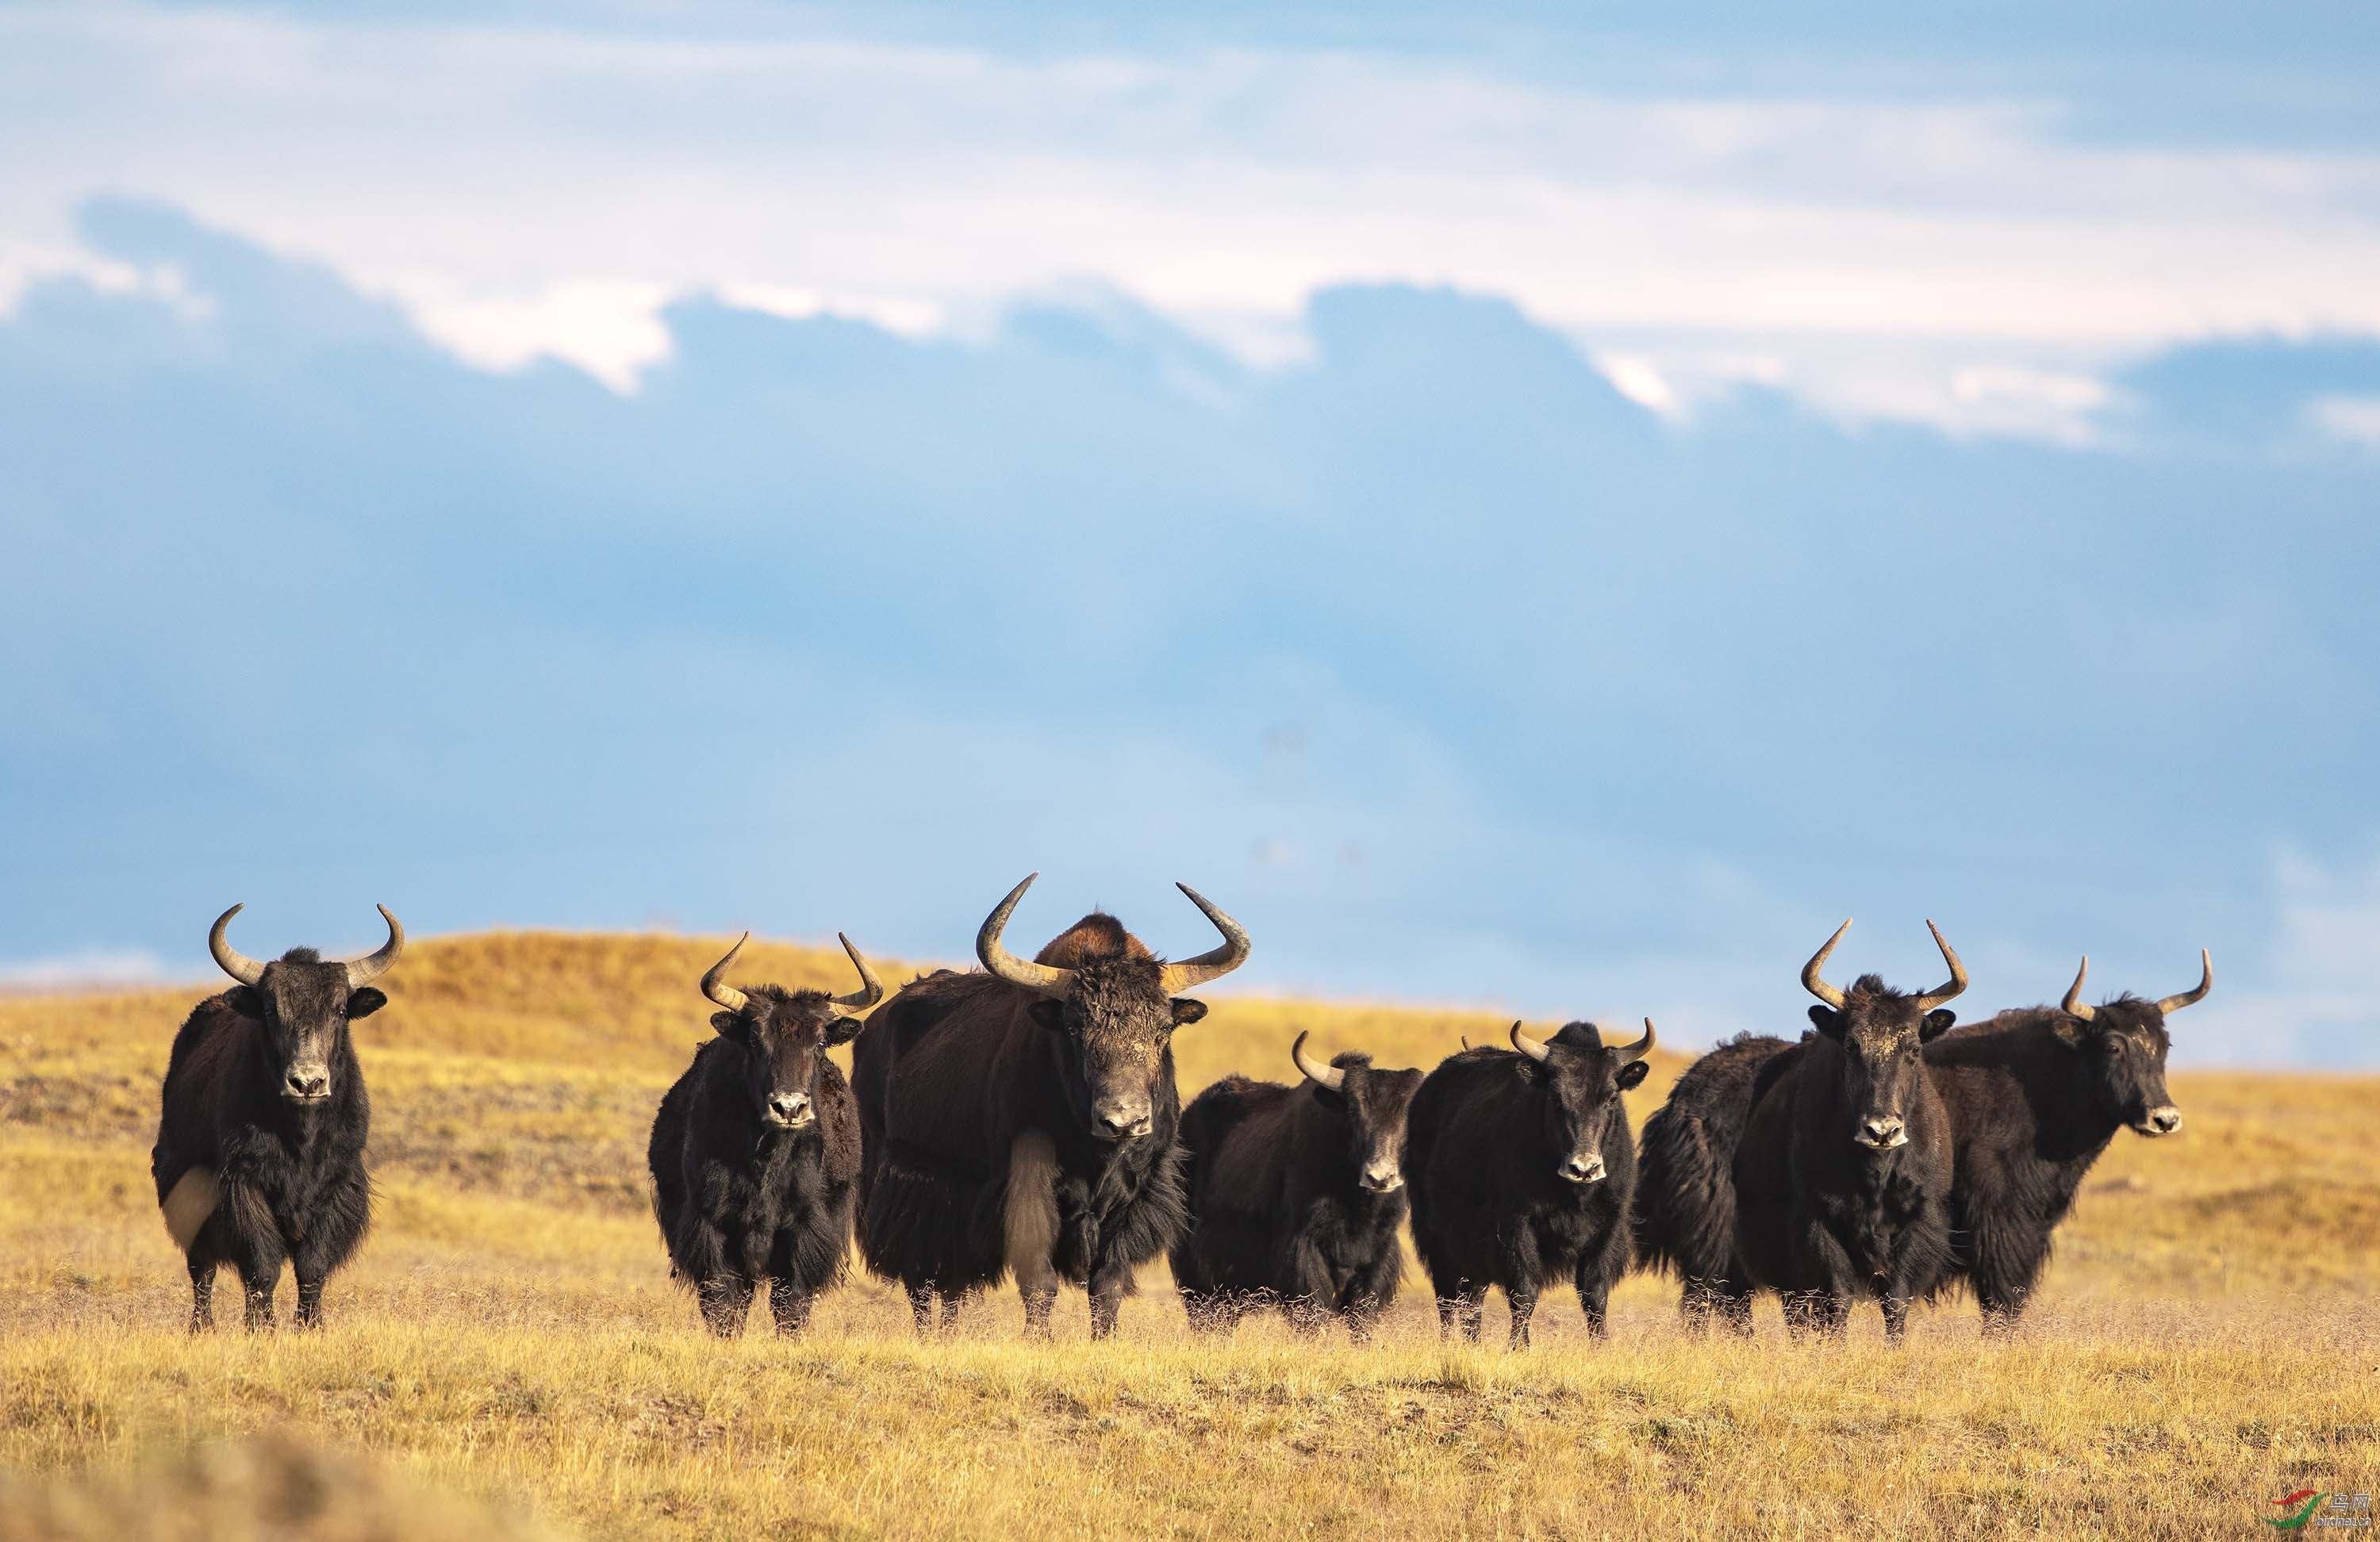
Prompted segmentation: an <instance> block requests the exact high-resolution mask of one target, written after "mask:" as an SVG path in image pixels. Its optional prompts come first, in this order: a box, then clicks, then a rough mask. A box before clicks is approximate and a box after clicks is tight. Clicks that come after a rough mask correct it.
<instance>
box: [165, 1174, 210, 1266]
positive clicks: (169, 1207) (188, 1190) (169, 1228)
mask: <svg viewBox="0 0 2380 1542" xmlns="http://www.w3.org/2000/svg"><path fill="white" fill-rule="evenodd" d="M222 1201H223V1185H222V1184H219V1183H217V1182H216V1181H215V1173H214V1169H212V1168H211V1167H194V1168H191V1169H190V1170H189V1171H188V1172H184V1173H183V1174H182V1176H181V1178H180V1180H179V1181H178V1182H176V1184H174V1187H173V1191H172V1192H171V1193H169V1194H167V1195H166V1196H165V1197H164V1199H162V1200H160V1201H158V1205H157V1208H159V1209H160V1210H162V1211H164V1215H165V1230H166V1232H168V1233H170V1234H171V1235H172V1236H173V1239H174V1245H175V1246H176V1247H178V1248H180V1249H181V1250H182V1251H183V1252H185V1253H188V1251H189V1250H190V1245H191V1244H192V1243H195V1242H197V1241H198V1240H199V1228H200V1227H201V1226H204V1225H205V1224H206V1223H207V1217H209V1216H211V1215H212V1214H214V1213H215V1207H216V1206H217V1205H218V1204H220V1203H222Z"/></svg>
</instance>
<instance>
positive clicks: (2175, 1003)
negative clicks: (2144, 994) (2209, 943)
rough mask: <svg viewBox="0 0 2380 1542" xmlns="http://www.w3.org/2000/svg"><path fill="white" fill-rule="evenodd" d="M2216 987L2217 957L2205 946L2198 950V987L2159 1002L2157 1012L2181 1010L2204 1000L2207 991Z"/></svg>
mask: <svg viewBox="0 0 2380 1542" xmlns="http://www.w3.org/2000/svg"><path fill="white" fill-rule="evenodd" d="M2214 989H2215V958H2214V955H2213V954H2211V953H2208V952H2207V951H2206V950H2205V949H2204V948H2201V949H2199V950H2198V988H2197V989H2196V990H2185V991H2183V992H2182V993H2181V994H2180V995H2179V996H2168V997H2167V998H2166V999H2165V1000H2163V1001H2161V1002H2158V1003H2157V1012H2158V1014H2160V1015H2162V1014H2166V1013H2171V1012H2180V1010H2181V1009H2182V1008H2183V1007H2186V1006H2188V1005H2190V1004H2191V1003H2192V1002H2197V1001H2202V1000H2204V998H2205V995H2206V993H2207V992H2208V991H2210V990H2214Z"/></svg>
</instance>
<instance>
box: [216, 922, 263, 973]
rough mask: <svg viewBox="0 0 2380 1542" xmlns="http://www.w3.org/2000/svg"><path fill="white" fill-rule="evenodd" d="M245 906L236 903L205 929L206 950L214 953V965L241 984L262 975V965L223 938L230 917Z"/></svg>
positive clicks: (229, 923)
mask: <svg viewBox="0 0 2380 1542" xmlns="http://www.w3.org/2000/svg"><path fill="white" fill-rule="evenodd" d="M247 908H248V906H247V905H245V904H241V905H233V906H232V907H231V908H230V909H229V910H226V911H225V912H224V913H223V914H222V915H220V916H218V917H215V924H214V925H213V926H212V927H211V928H209V929H208V931H207V952H209V953H212V954H214V955H215V967H217V968H219V969H221V970H222V971H223V972H224V973H225V974H226V975H229V976H230V977H232V978H234V979H236V980H237V981H239V983H240V984H242V985H254V984H255V983H256V982H257V981H258V980H261V979H262V978H263V977H264V965H261V964H259V963H258V962H257V961H256V960H254V959H252V958H250V957H249V956H248V955H247V954H246V953H242V952H240V951H239V950H238V949H237V948H235V947H233V946H232V945H231V944H230V943H229V942H227V941H225V940H224V931H225V929H226V928H227V927H229V926H230V925H231V918H232V917H235V916H237V915H238V914H239V913H240V912H241V911H243V910H246V909H247Z"/></svg>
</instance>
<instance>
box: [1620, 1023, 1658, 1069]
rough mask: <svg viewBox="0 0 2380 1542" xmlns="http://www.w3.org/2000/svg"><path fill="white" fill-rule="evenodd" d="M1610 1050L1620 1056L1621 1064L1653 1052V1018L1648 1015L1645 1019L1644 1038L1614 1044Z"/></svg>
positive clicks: (1639, 1058)
mask: <svg viewBox="0 0 2380 1542" xmlns="http://www.w3.org/2000/svg"><path fill="white" fill-rule="evenodd" d="M1611 1052H1612V1053H1613V1054H1616V1055H1618V1056H1619V1057H1620V1063H1621V1064H1622V1065H1626V1064H1627V1063H1628V1062H1631V1061H1639V1060H1643V1059H1644V1058H1645V1056H1646V1055H1649V1054H1651V1053H1652V1052H1653V1020H1652V1019H1651V1018H1650V1017H1647V1018H1645V1037H1644V1038H1640V1039H1638V1040H1637V1041H1636V1042H1635V1043H1633V1044H1621V1045H1616V1046H1614V1047H1613V1049H1612V1051H1611Z"/></svg>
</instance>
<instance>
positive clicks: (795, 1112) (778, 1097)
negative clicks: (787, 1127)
mask: <svg viewBox="0 0 2380 1542" xmlns="http://www.w3.org/2000/svg"><path fill="white" fill-rule="evenodd" d="M809 1115H810V1097H809V1094H808V1093H807V1092H780V1093H777V1094H775V1095H774V1096H772V1097H771V1098H770V1099H769V1117H770V1118H771V1119H773V1120H775V1121H776V1122H777V1123H780V1124H807V1123H809Z"/></svg>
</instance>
